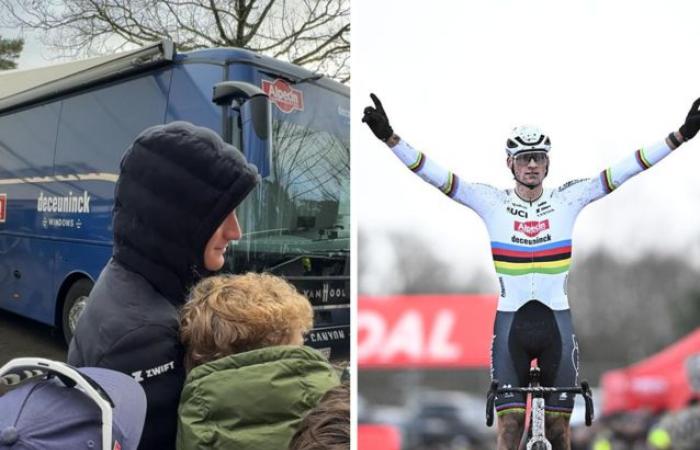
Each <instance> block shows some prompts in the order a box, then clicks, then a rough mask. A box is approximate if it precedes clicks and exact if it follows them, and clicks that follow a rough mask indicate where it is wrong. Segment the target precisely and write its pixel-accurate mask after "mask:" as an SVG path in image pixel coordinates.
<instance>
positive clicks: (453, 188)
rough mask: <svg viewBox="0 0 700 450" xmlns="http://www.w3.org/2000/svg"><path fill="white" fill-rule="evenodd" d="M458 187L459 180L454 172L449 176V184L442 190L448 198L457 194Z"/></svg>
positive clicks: (446, 183) (449, 173)
mask: <svg viewBox="0 0 700 450" xmlns="http://www.w3.org/2000/svg"><path fill="white" fill-rule="evenodd" d="M457 186H459V178H458V177H457V175H455V174H453V173H452V172H448V174H447V182H445V184H444V185H443V186H442V187H441V188H440V190H441V191H442V193H443V194H445V195H447V196H448V197H453V196H454V195H455V192H457Z"/></svg>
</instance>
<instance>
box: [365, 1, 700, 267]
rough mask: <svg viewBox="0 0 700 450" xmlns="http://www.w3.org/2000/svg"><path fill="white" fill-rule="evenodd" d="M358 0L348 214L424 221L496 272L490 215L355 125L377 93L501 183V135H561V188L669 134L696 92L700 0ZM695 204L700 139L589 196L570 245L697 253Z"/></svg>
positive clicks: (448, 153)
mask: <svg viewBox="0 0 700 450" xmlns="http://www.w3.org/2000/svg"><path fill="white" fill-rule="evenodd" d="M352 5H353V17H352V23H353V41H352V57H353V75H352V104H353V114H354V117H355V121H354V122H353V129H352V149H353V160H352V164H353V166H352V180H353V191H352V195H353V214H354V215H355V216H356V220H357V222H358V224H359V226H360V228H361V229H363V230H365V231H369V232H372V231H376V230H383V229H408V230H412V231H415V233H417V234H418V235H420V236H421V237H423V238H425V239H429V240H430V241H431V242H432V243H434V246H435V249H436V250H437V251H438V252H439V253H440V254H441V255H442V256H443V258H445V259H446V260H447V259H449V260H451V261H455V264H457V265H459V266H460V267H464V268H465V269H468V268H470V267H474V266H476V267H479V268H483V269H486V270H492V263H491V258H490V248H489V238H488V235H487V233H486V229H485V227H484V226H483V224H482V222H481V220H480V219H479V218H478V217H477V215H476V214H475V213H473V212H472V211H471V210H469V209H467V208H466V207H463V206H461V205H459V204H457V203H455V202H452V201H451V200H449V199H447V198H446V197H444V196H443V195H442V194H441V193H439V192H438V191H437V190H435V189H433V188H432V187H430V186H429V185H427V184H425V183H424V182H423V181H422V180H421V179H419V178H418V177H417V176H415V175H413V174H412V173H411V172H409V171H408V170H407V169H406V168H405V167H403V166H402V165H401V164H400V162H399V161H398V159H396V158H395V157H394V155H393V154H392V153H391V152H390V151H389V150H388V149H387V148H386V147H385V146H384V145H383V144H382V143H380V142H379V141H378V140H376V138H374V135H372V134H371V132H370V131H369V130H368V129H367V127H366V126H365V125H364V124H362V123H360V120H359V119H360V117H361V111H362V109H363V108H364V106H366V105H368V104H370V100H369V93H370V92H375V93H376V94H377V95H379V97H380V98H381V100H382V101H383V103H384V106H385V109H386V110H387V113H388V115H389V118H390V119H391V124H392V126H393V127H394V130H395V131H396V132H397V133H398V134H399V135H401V136H402V137H403V138H405V139H406V140H407V141H408V142H410V143H411V144H412V145H413V146H414V147H416V148H417V149H419V150H422V151H424V152H425V153H426V154H427V155H428V156H430V157H432V158H433V159H435V160H437V161H438V162H440V163H441V164H442V165H443V166H445V167H447V168H450V169H452V170H453V171H454V172H455V173H456V174H458V175H459V176H460V177H461V178H462V179H464V180H465V181H476V182H484V183H488V184H492V185H495V186H499V187H511V186H512V185H513V181H512V176H511V175H510V171H509V170H508V169H507V168H506V165H505V151H504V144H505V140H506V138H507V136H508V134H509V132H510V130H511V129H512V128H513V127H514V126H516V125H520V124H524V123H529V124H535V125H538V126H540V127H541V128H542V129H544V130H545V132H547V133H548V134H549V135H550V136H551V138H552V146H553V147H552V151H551V170H550V174H549V177H548V178H547V179H546V181H545V185H546V186H550V187H552V186H557V185H559V184H561V183H563V182H565V181H567V180H570V179H573V178H581V177H589V176H597V175H598V174H599V173H600V171H601V170H602V169H604V168H606V167H607V166H609V165H611V164H613V163H615V162H617V161H618V160H620V159H622V158H624V157H626V156H627V155H629V154H631V153H632V152H633V151H634V150H635V149H637V148H639V147H640V146H644V145H648V144H652V143H654V142H656V141H658V140H661V139H663V138H665V137H666V136H667V135H668V133H669V132H671V131H673V130H676V129H678V127H679V126H680V125H681V124H682V123H683V119H684V118H685V115H686V114H687V112H688V109H689V108H690V106H691V104H692V102H693V100H695V99H696V98H697V97H699V96H700V57H699V56H698V55H700V52H698V43H699V42H700V27H698V24H697V18H698V17H700V2H697V1H693V0H687V1H681V0H675V1H674V0H671V1H666V2H656V1H614V2H611V1H589V0H578V1H567V2H561V1H554V0H552V1H547V0H535V1H528V2H518V1H515V0H513V1H506V0H489V1H470V2H455V1H448V0H442V1H433V2H431V3H426V2H418V1H400V0H386V1H382V2H372V1H370V0H353V3H352ZM699 207H700V137H698V139H697V140H696V141H691V142H689V143H687V144H686V145H684V146H682V147H681V148H680V149H678V151H676V152H674V154H672V155H671V156H670V157H668V158H666V159H665V160H664V161H662V162H661V163H660V164H659V165H658V166H655V167H653V168H652V169H650V170H649V171H647V172H645V173H643V174H641V175H639V176H637V177H636V178H634V179H632V180H630V181H628V182H627V183H626V184H625V185H623V186H622V187H620V188H619V190H617V191H616V192H614V193H613V194H612V195H610V196H608V197H606V198H604V199H602V200H600V201H598V202H596V203H594V204H592V205H590V206H589V207H587V208H586V209H584V211H583V212H582V214H581V215H580V216H579V219H578V222H577V225H576V228H575V230H574V254H576V253H584V252H587V251H591V250H592V249H595V248H598V247H600V246H602V247H604V248H607V249H610V250H611V251H614V252H615V253H617V254H619V255H620V256H621V257H639V256H640V255H642V254H645V253H647V252H652V254H658V253H659V252H665V253H677V254H681V255H683V256H684V257H687V258H688V260H689V262H691V261H693V262H692V264H694V265H696V266H697V267H700V263H698V261H700V212H698V208H699ZM362 250H363V251H373V249H371V248H365V249H362Z"/></svg>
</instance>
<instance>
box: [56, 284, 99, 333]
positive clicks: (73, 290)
mask: <svg viewBox="0 0 700 450" xmlns="http://www.w3.org/2000/svg"><path fill="white" fill-rule="evenodd" d="M91 290H92V281H90V280H88V279H85V278H83V279H81V280H78V281H76V282H75V283H73V286H71V287H70V289H68V293H66V299H65V301H64V302H63V322H62V326H63V337H64V338H65V340H66V344H70V341H71V339H73V333H75V327H76V326H77V325H78V319H80V315H81V314H82V313H83V310H84V309H85V306H87V300H88V295H90V291H91Z"/></svg>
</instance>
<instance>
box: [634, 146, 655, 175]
mask: <svg viewBox="0 0 700 450" xmlns="http://www.w3.org/2000/svg"><path fill="white" fill-rule="evenodd" d="M634 157H635V158H636V159H637V162H638V163H639V165H640V166H641V167H642V170H647V169H648V168H649V167H651V166H652V164H651V163H650V162H649V160H648V159H647V157H646V155H645V154H644V149H643V148H640V149H639V150H637V151H636V152H634Z"/></svg>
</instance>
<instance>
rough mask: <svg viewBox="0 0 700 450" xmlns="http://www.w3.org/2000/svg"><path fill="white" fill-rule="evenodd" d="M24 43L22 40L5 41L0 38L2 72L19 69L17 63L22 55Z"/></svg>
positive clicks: (0, 68)
mask: <svg viewBox="0 0 700 450" xmlns="http://www.w3.org/2000/svg"><path fill="white" fill-rule="evenodd" d="M23 47H24V41H23V40H22V39H3V38H2V37H0V70H9V69H14V68H16V67H17V62H16V61H15V60H16V59H17V58H19V54H20V53H22V48H23Z"/></svg>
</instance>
